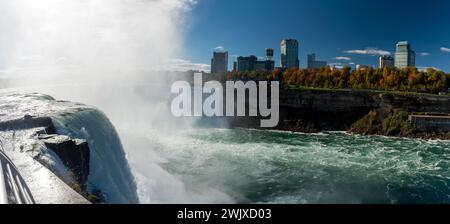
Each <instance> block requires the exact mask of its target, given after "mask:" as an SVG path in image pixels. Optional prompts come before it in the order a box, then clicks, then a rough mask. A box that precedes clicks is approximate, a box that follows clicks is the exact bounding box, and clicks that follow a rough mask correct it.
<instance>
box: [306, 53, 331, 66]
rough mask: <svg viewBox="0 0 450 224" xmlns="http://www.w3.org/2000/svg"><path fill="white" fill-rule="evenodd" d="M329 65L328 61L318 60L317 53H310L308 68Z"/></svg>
mask: <svg viewBox="0 0 450 224" xmlns="http://www.w3.org/2000/svg"><path fill="white" fill-rule="evenodd" d="M325 66H327V62H326V61H316V54H308V68H322V67H325Z"/></svg>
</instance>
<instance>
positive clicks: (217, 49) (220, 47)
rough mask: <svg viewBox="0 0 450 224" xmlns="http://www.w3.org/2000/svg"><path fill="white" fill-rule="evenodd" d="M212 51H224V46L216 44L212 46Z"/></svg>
mask: <svg viewBox="0 0 450 224" xmlns="http://www.w3.org/2000/svg"><path fill="white" fill-rule="evenodd" d="M214 51H219V52H220V51H225V48H224V47H223V46H217V47H215V48H214Z"/></svg>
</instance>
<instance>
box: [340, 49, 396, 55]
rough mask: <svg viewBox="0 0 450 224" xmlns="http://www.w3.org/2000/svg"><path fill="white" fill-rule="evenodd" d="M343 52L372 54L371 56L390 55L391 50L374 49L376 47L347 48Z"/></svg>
mask: <svg viewBox="0 0 450 224" xmlns="http://www.w3.org/2000/svg"><path fill="white" fill-rule="evenodd" d="M344 53H347V54H363V55H373V56H377V55H391V52H389V51H385V50H380V49H376V48H366V49H365V50H348V51H344Z"/></svg>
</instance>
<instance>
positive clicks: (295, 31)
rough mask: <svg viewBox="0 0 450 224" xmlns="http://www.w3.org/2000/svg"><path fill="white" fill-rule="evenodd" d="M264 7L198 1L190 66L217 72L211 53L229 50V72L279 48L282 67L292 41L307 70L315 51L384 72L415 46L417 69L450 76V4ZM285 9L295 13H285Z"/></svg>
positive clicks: (351, 0)
mask: <svg viewBox="0 0 450 224" xmlns="http://www.w3.org/2000/svg"><path fill="white" fill-rule="evenodd" d="M260 3H261V4H252V3H249V2H242V3H241V4H239V7H235V6H236V5H237V2H236V1H235V0H230V1H226V2H225V1H208V2H206V1H198V3H197V4H196V6H195V7H194V9H193V12H192V22H191V25H190V28H189V30H188V31H187V33H186V34H187V38H186V46H187V48H186V52H189V54H187V53H185V55H184V56H185V57H183V59H185V61H184V62H191V63H194V62H195V63H196V64H195V65H197V67H201V66H204V68H208V69H210V68H209V66H208V64H209V63H208V61H209V60H210V59H211V52H212V51H214V50H218V49H219V50H227V51H228V52H229V57H230V58H229V68H232V67H233V65H232V63H233V62H234V61H236V59H237V56H245V55H255V56H257V57H258V58H264V51H263V49H265V48H274V49H275V57H274V58H275V63H276V64H275V66H277V67H279V66H280V58H279V55H280V53H281V52H280V45H279V43H280V41H281V40H282V39H289V38H292V39H297V40H298V41H299V60H300V67H302V68H306V67H307V55H308V54H313V53H315V54H316V55H317V56H318V58H320V59H321V60H323V61H327V62H328V63H329V64H330V65H337V66H339V65H344V64H350V65H353V66H355V65H356V64H362V65H371V66H373V67H378V63H379V56H382V55H390V56H392V57H394V56H395V50H396V43H398V42H399V41H409V43H410V44H411V45H412V47H413V49H414V50H415V51H416V62H417V63H416V66H417V67H418V68H422V67H433V68H437V69H441V70H444V71H446V72H449V71H450V63H449V62H450V40H449V38H448V37H449V36H450V31H448V30H446V29H445V27H448V26H450V17H449V16H446V14H445V13H446V11H445V9H446V8H449V7H450V2H448V1H441V0H437V1H433V2H432V3H428V2H426V1H422V0H413V1H408V3H407V4H405V3H404V2H403V1H396V2H391V1H387V0H381V1H374V0H369V1H365V2H360V1H356V0H342V1H330V0H319V1H303V2H297V1H288V0H284V1H279V2H268V1H267V2H266V1H261V2H260ZM286 4H290V6H291V7H288V8H286V9H283V10H280V9H282V8H283V5H286ZM324 5H327V6H332V7H323V6H324ZM387 6H389V7H387ZM398 8H402V10H399V11H397V10H396V9H398ZM300 9H301V10H300ZM230 10H232V11H233V16H232V17H231V16H230V14H229V13H228V12H229V11H230ZM299 10H300V11H302V13H300V11H299ZM345 12H349V13H345ZM322 14H323V15H326V18H325V17H323V16H320V15H322ZM244 21H245V23H244ZM230 70H231V69H230Z"/></svg>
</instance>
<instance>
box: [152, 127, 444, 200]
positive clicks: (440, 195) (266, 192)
mask: <svg viewBox="0 0 450 224" xmlns="http://www.w3.org/2000/svg"><path fill="white" fill-rule="evenodd" d="M145 140H147V141H149V142H152V144H151V148H152V151H153V152H154V153H156V154H158V155H159V156H160V161H159V162H158V163H159V164H160V165H161V166H162V167H163V168H164V169H165V170H167V172H168V173H170V174H172V175H173V176H174V177H176V178H178V179H179V180H181V182H182V184H183V185H184V187H185V190H186V191H187V192H188V194H185V195H190V197H191V198H183V197H182V196H181V195H179V194H177V192H175V191H176V190H178V189H176V188H175V187H172V188H169V191H173V192H172V195H171V197H174V198H168V196H169V195H170V194H162V195H157V194H156V195H152V194H150V197H152V200H153V202H167V201H178V202H180V200H182V199H186V201H185V202H192V201H194V202H195V201H197V202H234V203H450V187H449V184H450V175H449V174H450V169H449V168H450V142H445V141H423V140H411V139H399V138H387V137H380V136H372V137H366V136H355V135H349V134H346V133H322V134H296V133H287V132H278V131H259V130H245V129H235V130H229V129H199V130H195V131H190V132H188V133H185V134H182V135H178V136H170V135H169V136H167V135H161V134H158V132H157V131H150V132H148V133H147V135H146V139H145ZM154 193H156V192H154ZM167 193H168V192H167ZM178 193H179V192H178Z"/></svg>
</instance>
